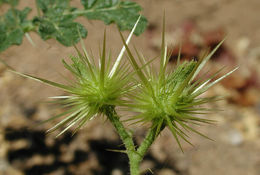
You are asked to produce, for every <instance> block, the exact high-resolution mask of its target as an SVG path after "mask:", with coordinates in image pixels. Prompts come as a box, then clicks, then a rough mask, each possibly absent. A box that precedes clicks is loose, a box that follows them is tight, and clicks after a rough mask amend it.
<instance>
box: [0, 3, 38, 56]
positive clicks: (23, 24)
mask: <svg viewBox="0 0 260 175" xmlns="http://www.w3.org/2000/svg"><path fill="white" fill-rule="evenodd" d="M30 11H31V9H30V8H28V7H26V8H25V9H24V10H17V9H9V10H8V11H7V13H6V14H5V15H4V16H1V17H0V41H1V42H0V52H1V51H4V50H5V49H7V48H8V47H9V46H11V45H20V44H21V43H22V40H23V36H24V34H25V33H26V32H27V31H29V30H31V29H32V28H33V25H32V23H31V22H30V21H28V20H27V19H26V18H27V15H28V13H29V12H30Z"/></svg>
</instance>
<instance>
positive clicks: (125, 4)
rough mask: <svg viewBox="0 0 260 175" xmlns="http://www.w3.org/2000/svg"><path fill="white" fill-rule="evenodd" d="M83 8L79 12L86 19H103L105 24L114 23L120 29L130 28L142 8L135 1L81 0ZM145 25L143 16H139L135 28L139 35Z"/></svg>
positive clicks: (145, 21)
mask: <svg viewBox="0 0 260 175" xmlns="http://www.w3.org/2000/svg"><path fill="white" fill-rule="evenodd" d="M81 4H82V5H83V6H84V9H85V10H82V11H80V14H81V15H83V16H85V17H87V18H88V19H97V20H102V21H104V23H105V24H107V25H108V24H111V23H116V24H117V25H118V26H119V28H120V30H131V29H132V28H133V26H134V24H135V22H136V21H137V19H138V17H139V16H140V14H139V12H140V11H141V10H142V8H141V7H140V6H139V5H138V4H137V3H135V2H130V1H121V0H110V1H107V0H81ZM146 26H147V20H146V18H145V17H143V16H142V17H141V19H140V21H139V23H138V26H137V28H136V30H135V32H134V33H135V34H136V35H140V34H141V33H142V32H143V31H144V29H145V28H146Z"/></svg>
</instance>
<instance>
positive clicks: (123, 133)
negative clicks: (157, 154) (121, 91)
mask: <svg viewBox="0 0 260 175" xmlns="http://www.w3.org/2000/svg"><path fill="white" fill-rule="evenodd" d="M104 113H105V114H106V116H107V117H108V119H109V120H110V122H111V123H112V124H113V126H114V127H115V129H116V131H117V133H118V134H119V136H120V138H121V140H122V142H123V143H124V145H125V147H126V154H127V156H128V158H129V164H130V174H131V175H140V168H139V167H140V162H141V161H142V160H143V158H144V155H145V153H146V152H147V150H148V149H149V147H150V146H151V144H152V143H153V142H154V140H155V139H156V137H157V135H156V134H157V133H156V128H151V129H150V130H149V131H148V133H147V135H146V137H145V138H144V140H143V142H142V143H141V145H140V146H139V148H138V149H136V148H135V145H134V142H133V137H132V135H131V134H129V133H128V132H127V130H126V129H125V127H124V126H123V124H122V122H121V121H120V120H119V116H118V115H117V113H116V111H115V107H114V106H107V107H106V108H105V110H104Z"/></svg>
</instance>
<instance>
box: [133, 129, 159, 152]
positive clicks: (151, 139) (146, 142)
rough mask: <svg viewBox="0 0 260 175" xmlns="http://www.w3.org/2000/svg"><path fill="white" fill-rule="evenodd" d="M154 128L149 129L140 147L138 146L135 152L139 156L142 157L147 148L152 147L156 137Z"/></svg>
mask: <svg viewBox="0 0 260 175" xmlns="http://www.w3.org/2000/svg"><path fill="white" fill-rule="evenodd" d="M156 131H157V130H156V128H155V127H154V128H151V129H150V130H149V131H148V133H147V135H146V137H145V138H144V140H143V142H142V143H141V145H140V146H139V148H138V149H137V152H138V154H139V155H143V156H144V154H145V153H146V152H147V150H148V149H149V147H150V146H151V145H152V143H153V142H154V140H155V139H156V137H157V135H156Z"/></svg>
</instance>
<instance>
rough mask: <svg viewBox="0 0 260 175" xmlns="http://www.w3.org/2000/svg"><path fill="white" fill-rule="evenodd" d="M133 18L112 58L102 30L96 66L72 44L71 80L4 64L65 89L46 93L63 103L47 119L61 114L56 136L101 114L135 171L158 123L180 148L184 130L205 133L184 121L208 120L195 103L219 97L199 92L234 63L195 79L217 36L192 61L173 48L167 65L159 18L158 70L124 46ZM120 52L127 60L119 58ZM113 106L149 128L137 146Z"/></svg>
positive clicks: (159, 129)
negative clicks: (61, 81) (61, 109)
mask: <svg viewBox="0 0 260 175" xmlns="http://www.w3.org/2000/svg"><path fill="white" fill-rule="evenodd" d="M139 20H140V17H139V19H138V20H137V22H136V23H135V25H134V28H133V29H132V31H131V33H130V35H129V36H128V39H127V40H126V41H125V39H124V37H123V35H122V34H121V33H120V31H119V33H120V36H121V39H122V42H123V45H124V46H123V48H122V49H121V52H120V54H119V56H118V58H117V59H116V61H115V63H114V64H112V61H111V56H110V55H109V54H108V53H107V50H106V34H104V40H103V49H102V52H101V53H100V58H99V65H98V66H97V65H95V62H94V58H93V57H90V56H89V55H88V53H87V51H86V49H85V47H84V46H83V53H81V52H80V51H79V50H78V49H77V48H76V51H77V54H78V55H77V56H76V57H71V60H72V64H68V63H67V62H65V61H63V64H64V66H65V67H66V68H67V69H68V70H69V71H70V72H71V73H72V74H73V75H74V76H75V79H74V80H68V84H65V85H64V84H59V83H56V82H52V81H49V80H46V79H42V78H38V77H34V76H31V75H27V74H23V73H19V72H16V71H15V70H14V69H12V68H11V67H9V68H10V69H11V71H13V72H14V73H16V74H19V75H21V76H24V77H27V78H30V79H34V80H37V81H40V82H43V83H46V84H48V85H51V86H55V87H58V88H61V89H63V90H64V91H65V92H67V94H69V95H68V96H56V97H52V98H54V99H58V100H57V102H58V103H59V104H61V105H62V106H63V107H66V108H69V109H68V110H67V111H65V112H63V113H61V114H59V115H57V116H54V117H52V118H50V119H49V120H47V121H50V120H53V119H56V118H60V117H63V119H62V120H61V121H60V122H59V123H58V124H56V125H55V126H53V127H52V128H51V129H49V130H48V132H51V131H54V130H57V129H59V128H62V130H61V132H60V133H59V134H58V136H59V135H61V134H62V133H64V132H65V131H66V130H68V129H70V128H71V127H73V126H74V128H75V129H74V131H75V132H76V131H78V130H79V129H80V128H81V127H82V126H83V125H84V124H85V123H86V122H87V121H89V120H90V119H92V118H94V117H96V116H98V114H102V115H104V116H106V117H107V118H108V120H109V121H110V122H111V123H112V124H113V126H114V127H115V129H116V131H117V133H118V134H119V136H120V138H121V140H122V142H123V143H124V146H125V148H126V150H124V151H122V152H123V153H126V154H127V156H128V158H129V165H130V173H131V175H139V174H140V169H139V165H140V162H141V161H142V160H143V158H144V155H145V153H146V152H147V150H148V148H149V147H150V146H151V144H152V143H153V142H154V141H155V139H156V138H157V137H158V136H159V135H160V133H161V132H162V131H163V130H164V128H168V129H169V130H170V131H171V132H172V134H173V136H174V138H175V139H176V141H177V143H178V145H179V147H180V149H181V150H182V147H181V143H180V141H179V139H183V140H184V141H186V142H188V143H190V141H189V138H188V134H187V131H192V132H194V133H196V134H199V135H201V136H203V137H206V138H208V137H207V136H205V135H203V134H202V133H200V132H199V131H197V130H196V129H193V128H192V126H190V124H199V123H209V124H210V123H212V122H213V121H212V120H210V119H205V118H201V117H200V116H198V114H199V115H202V114H208V112H210V111H211V110H212V109H208V108H206V107H201V105H203V104H207V103H209V102H212V101H215V100H219V98H218V97H217V96H213V97H201V96H200V95H201V94H203V93H204V92H206V91H207V90H208V89H209V88H210V87H212V86H213V85H215V84H216V83H218V82H219V81H220V80H222V79H223V78H225V77H227V76H228V75H230V74H231V73H232V72H234V71H235V70H236V69H237V68H235V69H234V70H232V71H230V72H228V73H226V74H224V75H223V76H220V77H219V78H216V77H217V76H218V75H219V72H220V71H221V70H222V69H221V70H219V71H218V72H216V73H214V74H213V75H212V76H210V77H205V76H201V77H200V78H197V79H196V77H197V75H198V73H199V72H200V71H201V69H202V68H203V67H204V66H205V64H206V63H207V61H208V60H209V59H210V57H211V56H212V55H213V54H214V53H215V51H216V50H217V49H218V47H219V46H220V45H221V44H222V42H223V41H222V42H221V43H219V45H218V46H217V47H216V48H215V49H214V50H213V51H211V52H210V53H209V54H207V55H205V56H203V57H201V58H200V59H199V60H198V61H195V60H193V61H185V62H182V63H180V54H179V57H178V61H177V65H176V67H175V69H174V70H168V69H167V65H168V62H169V58H170V57H169V55H167V52H168V51H167V45H166V42H165V22H164V21H165V20H163V31H162V44H161V54H160V70H159V72H157V71H156V70H155V69H154V68H153V66H152V63H151V62H152V60H149V61H148V60H146V59H145V58H144V57H143V56H142V54H140V53H139V52H138V51H137V50H136V49H135V51H136V53H135V55H137V56H136V57H135V56H134V54H133V52H132V51H131V49H130V48H129V46H128V43H129V41H130V39H131V38H132V35H133V32H134V31H135V29H136V27H137V24H138V22H139ZM125 52H126V53H127V59H128V61H129V63H130V64H127V63H126V62H125V61H124V62H122V57H123V54H124V53H125ZM116 107H123V108H127V109H128V110H129V111H134V112H137V115H135V116H132V117H131V118H130V119H129V120H130V121H132V120H133V121H134V123H139V124H141V125H142V124H148V126H149V129H148V131H147V133H146V136H145V138H144V140H143V141H142V143H141V144H140V145H139V146H138V145H135V144H134V141H133V134H131V132H129V130H128V129H127V128H126V127H125V126H124V125H123V122H122V119H121V116H119V115H118V114H117V110H116ZM129 120H127V121H129Z"/></svg>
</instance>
